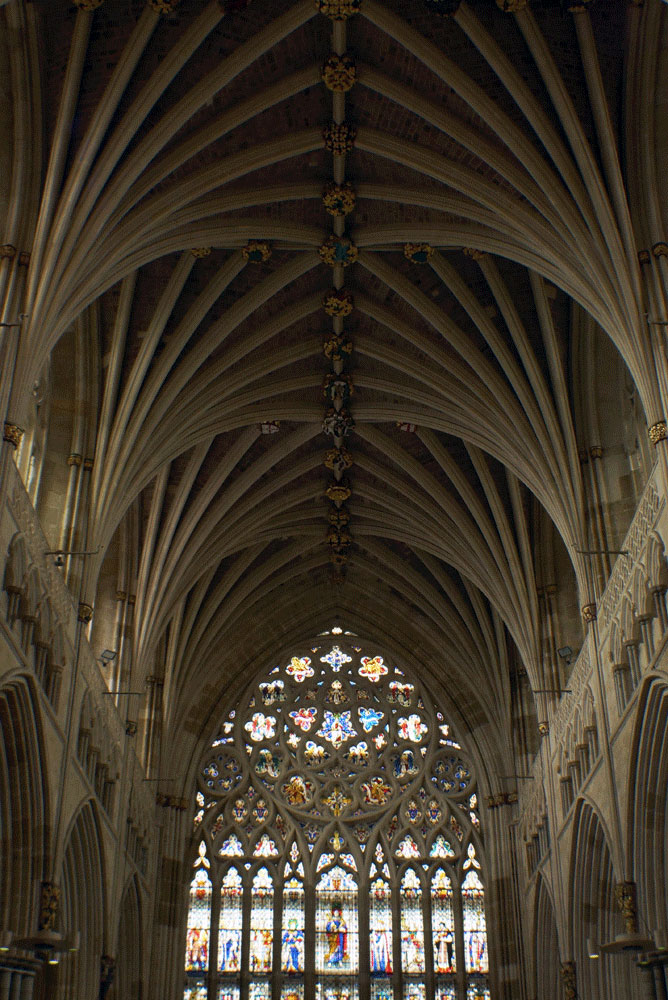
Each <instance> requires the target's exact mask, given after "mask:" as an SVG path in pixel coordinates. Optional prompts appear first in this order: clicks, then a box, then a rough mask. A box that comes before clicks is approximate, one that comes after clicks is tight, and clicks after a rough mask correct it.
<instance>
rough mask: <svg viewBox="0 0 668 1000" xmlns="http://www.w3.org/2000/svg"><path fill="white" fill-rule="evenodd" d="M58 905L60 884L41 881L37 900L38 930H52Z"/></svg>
mask: <svg viewBox="0 0 668 1000" xmlns="http://www.w3.org/2000/svg"><path fill="white" fill-rule="evenodd" d="M59 905H60V886H58V885H56V883H55V882H42V888H41V893H40V900H39V920H38V923H37V927H38V929H39V930H40V931H52V930H53V929H54V927H55V924H56V918H57V917H58V907H59Z"/></svg>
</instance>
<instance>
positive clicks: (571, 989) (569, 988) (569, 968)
mask: <svg viewBox="0 0 668 1000" xmlns="http://www.w3.org/2000/svg"><path fill="white" fill-rule="evenodd" d="M560 972H561V981H562V983H563V984H564V1000H577V995H578V991H577V983H576V977H575V962H562V963H561V969H560Z"/></svg>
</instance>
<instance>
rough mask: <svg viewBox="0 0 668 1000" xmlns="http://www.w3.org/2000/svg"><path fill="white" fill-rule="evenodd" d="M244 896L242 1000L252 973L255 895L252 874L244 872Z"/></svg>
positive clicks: (245, 996) (240, 977) (245, 994)
mask: <svg viewBox="0 0 668 1000" xmlns="http://www.w3.org/2000/svg"><path fill="white" fill-rule="evenodd" d="M243 876H244V882H243V885H244V895H243V902H242V911H241V912H242V915H243V918H242V922H241V975H240V976H239V983H240V986H241V1000H246V998H247V997H248V984H249V982H250V979H251V971H250V915H251V910H252V908H253V895H252V892H251V874H250V872H244V873H243Z"/></svg>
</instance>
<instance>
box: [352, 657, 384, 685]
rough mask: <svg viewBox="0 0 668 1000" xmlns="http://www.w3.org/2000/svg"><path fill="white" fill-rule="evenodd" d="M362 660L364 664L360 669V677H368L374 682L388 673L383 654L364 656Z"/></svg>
mask: <svg viewBox="0 0 668 1000" xmlns="http://www.w3.org/2000/svg"><path fill="white" fill-rule="evenodd" d="M360 662H361V664H362V666H361V667H360V668H359V670H358V673H359V675H360V677H366V678H368V679H369V680H370V681H372V683H374V684H376V683H377V682H378V681H379V680H380V678H381V677H384V676H385V675H386V674H387V667H386V666H385V664H384V663H383V657H382V656H373V657H371V656H363V657H362V659H361V661H360Z"/></svg>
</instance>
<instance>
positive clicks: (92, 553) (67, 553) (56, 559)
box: [44, 545, 102, 569]
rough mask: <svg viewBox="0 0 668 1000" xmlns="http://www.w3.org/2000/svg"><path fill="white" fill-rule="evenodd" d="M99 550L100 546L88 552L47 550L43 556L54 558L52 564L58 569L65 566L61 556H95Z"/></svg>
mask: <svg viewBox="0 0 668 1000" xmlns="http://www.w3.org/2000/svg"><path fill="white" fill-rule="evenodd" d="M101 548H102V546H101V545H98V547H97V548H96V549H90V551H88V552H74V551H71V550H69V549H49V550H48V551H47V552H45V553H44V555H45V556H54V560H53V564H54V566H57V567H58V569H60V568H61V566H64V565H65V560H64V559H63V556H96V555H97V554H98V552H99V551H100V549H101Z"/></svg>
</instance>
